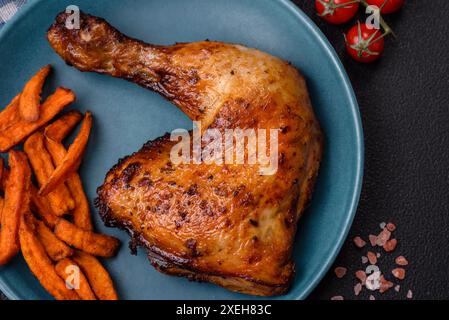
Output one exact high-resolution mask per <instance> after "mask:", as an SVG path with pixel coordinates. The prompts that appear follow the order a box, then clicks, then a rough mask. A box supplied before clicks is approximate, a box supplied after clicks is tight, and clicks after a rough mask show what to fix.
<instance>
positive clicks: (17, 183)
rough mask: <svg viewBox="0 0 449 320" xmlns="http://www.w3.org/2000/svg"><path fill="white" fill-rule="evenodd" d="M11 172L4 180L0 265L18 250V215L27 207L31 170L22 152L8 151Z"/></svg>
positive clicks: (0, 231) (6, 261)
mask: <svg viewBox="0 0 449 320" xmlns="http://www.w3.org/2000/svg"><path fill="white" fill-rule="evenodd" d="M9 166H10V167H11V172H10V174H9V177H8V180H7V182H6V188H5V203H4V206H3V210H2V215H1V216H2V220H1V230H0V265H5V264H6V263H8V262H9V261H10V260H11V259H12V258H13V257H14V256H15V255H16V254H17V253H18V252H19V250H20V243H19V224H20V215H22V214H23V213H24V212H25V211H27V210H28V208H29V201H30V200H29V189H30V183H31V170H30V167H29V165H28V161H27V159H26V156H25V154H24V153H23V152H20V151H15V150H13V151H11V152H10V153H9Z"/></svg>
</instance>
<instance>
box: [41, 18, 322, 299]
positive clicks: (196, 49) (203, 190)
mask: <svg viewBox="0 0 449 320" xmlns="http://www.w3.org/2000/svg"><path fill="white" fill-rule="evenodd" d="M66 18H67V15H66V14H65V13H62V14H60V15H59V16H58V17H57V18H56V21H55V23H54V24H53V25H52V27H51V28H50V29H49V31H48V40H49V42H50V44H51V46H52V47H53V48H54V49H55V50H56V52H57V53H58V54H59V55H60V56H61V57H62V58H63V59H64V60H65V61H66V62H67V63H68V64H70V65H73V66H75V67H76V68H78V69H79V70H81V71H94V72H99V73H104V74H109V75H112V76H114V77H120V78H123V79H126V80H129V81H133V82H135V83H137V84H139V85H141V86H143V87H145V88H148V89H151V90H154V91H156V92H158V93H160V94H161V95H163V96H164V97H166V98H167V99H169V100H170V101H172V102H173V103H174V104H175V105H176V106H178V107H179V108H180V109H181V110H182V111H183V112H185V114H186V115H187V116H188V117H189V118H190V119H192V120H195V121H201V126H202V130H203V132H205V131H206V129H216V131H217V130H218V132H220V133H223V134H224V133H225V131H226V130H229V129H237V128H240V129H256V131H257V129H267V132H268V131H269V130H270V129H276V130H277V131H276V132H278V154H277V155H278V158H277V163H276V164H277V171H275V173H274V174H271V175H270V174H261V170H260V169H261V166H260V164H257V163H256V164H254V163H253V164H251V163H248V161H246V162H245V163H243V164H236V163H231V164H230V163H223V164H219V163H215V162H214V163H204V162H202V163H200V164H196V163H193V162H192V161H190V162H189V163H174V162H173V161H172V158H171V157H170V153H171V151H172V150H173V147H174V146H175V145H176V144H177V143H178V142H177V141H171V139H170V136H169V135H168V134H167V135H165V136H163V137H161V138H159V139H157V140H155V141H151V142H148V143H146V144H145V145H144V146H143V148H142V149H141V150H140V151H138V152H136V153H135V154H133V155H131V156H128V157H125V158H124V159H122V160H120V161H119V163H118V164H117V165H115V166H114V167H113V168H112V169H111V170H110V171H109V173H108V174H107V176H106V179H105V181H104V184H103V185H102V186H101V187H100V188H98V199H97V205H98V207H99V210H100V214H101V216H102V218H103V220H104V222H105V223H106V224H107V225H109V226H114V227H120V228H123V229H125V230H127V231H128V232H129V234H130V235H131V237H132V244H133V247H134V248H135V246H136V245H140V246H143V247H145V248H146V249H147V250H148V256H149V259H150V261H151V263H152V264H153V266H154V267H156V268H157V269H158V270H160V271H161V272H164V273H168V274H172V275H181V276H186V277H188V278H189V279H193V280H199V281H209V282H212V283H215V284H218V285H220V286H223V287H225V288H228V289H230V290H233V291H238V292H242V293H247V294H253V295H262V296H269V295H279V294H284V293H285V292H286V291H287V290H288V288H289V286H290V284H291V282H292V279H293V277H294V273H295V267H294V262H293V261H292V259H291V253H292V246H293V242H294V237H295V233H296V225H297V221H298V219H299V217H300V216H301V214H302V212H303V211H304V209H305V207H306V205H307V203H308V202H309V200H310V198H311V193H312V189H313V185H314V182H315V178H316V176H317V173H318V167H319V163H320V160H321V155H322V141H323V139H322V134H321V130H320V127H319V125H318V122H317V120H316V118H315V116H314V113H313V110H312V106H311V104H310V100H309V96H308V92H307V88H306V84H305V81H304V79H303V77H302V76H301V75H300V74H299V72H298V71H297V70H296V69H295V68H294V67H293V66H291V65H290V64H289V63H287V62H285V61H282V60H280V59H278V58H275V57H273V56H270V55H269V54H266V53H263V52H260V51H258V50H255V49H249V48H246V47H243V46H240V45H235V44H226V43H221V42H211V41H204V42H196V43H182V44H176V45H173V46H156V45H151V44H145V43H143V42H141V41H138V40H135V39H132V38H129V37H127V36H125V35H123V34H121V33H119V32H118V31H117V30H116V29H114V28H113V27H112V26H110V25H109V24H108V23H107V22H106V21H105V20H103V19H100V18H97V17H93V16H89V15H87V14H81V25H80V29H79V30H76V29H73V30H69V29H67V28H66V27H65V20H66ZM267 135H268V134H267ZM267 139H269V138H267ZM205 143H206V142H205V141H204V140H203V141H202V144H203V145H205ZM271 143H273V142H272V140H270V143H269V145H270V146H271ZM248 150H249V149H248V148H245V151H244V152H245V159H246V158H249V156H250V155H249V153H250V152H249V151H248Z"/></svg>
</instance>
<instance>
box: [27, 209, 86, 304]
mask: <svg viewBox="0 0 449 320" xmlns="http://www.w3.org/2000/svg"><path fill="white" fill-rule="evenodd" d="M20 222H21V223H20V231H19V236H20V246H21V248H22V254H23V257H24V258H25V261H26V263H27V264H28V266H29V268H30V270H31V272H32V273H33V274H34V275H35V276H36V278H37V279H38V280H39V282H40V283H41V284H42V286H43V287H44V288H45V289H46V290H47V291H48V292H49V293H50V294H51V295H52V296H53V297H55V298H56V299H58V300H79V299H80V298H79V296H78V294H77V293H76V292H75V291H73V290H70V289H68V288H67V287H66V284H65V282H64V280H62V279H61V278H60V277H59V275H58V274H57V273H56V270H55V267H54V266H53V263H52V261H51V260H50V258H49V257H48V256H47V253H46V252H45V249H44V247H43V245H42V243H41V242H40V241H39V239H38V237H37V236H36V234H35V230H34V225H33V224H32V221H30V214H29V213H26V214H22V217H21V221H20Z"/></svg>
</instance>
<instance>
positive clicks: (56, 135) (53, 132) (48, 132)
mask: <svg viewBox="0 0 449 320" xmlns="http://www.w3.org/2000/svg"><path fill="white" fill-rule="evenodd" d="M81 119H83V115H82V114H81V112H79V111H78V110H71V111H69V112H67V113H66V114H64V115H62V116H61V117H60V118H59V119H58V120H56V121H55V122H53V123H52V124H49V125H48V126H47V127H46V128H45V131H44V134H45V136H46V137H47V138H49V139H52V140H54V141H57V142H61V141H62V140H63V139H64V138H65V137H66V136H67V135H68V134H69V133H70V132H71V131H72V130H73V129H74V128H75V127H76V125H77V124H78V123H79V122H80V121H81Z"/></svg>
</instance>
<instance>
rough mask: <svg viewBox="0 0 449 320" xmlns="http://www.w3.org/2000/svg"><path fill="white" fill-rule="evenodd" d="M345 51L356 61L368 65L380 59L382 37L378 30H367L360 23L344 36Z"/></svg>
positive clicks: (382, 44) (383, 46) (383, 42)
mask: <svg viewBox="0 0 449 320" xmlns="http://www.w3.org/2000/svg"><path fill="white" fill-rule="evenodd" d="M345 40H346V50H347V51H348V53H349V55H350V56H351V57H352V58H353V59H354V60H356V61H359V62H364V63H370V62H373V61H375V60H377V59H379V58H380V56H381V54H382V53H383V51H384V48H385V41H384V35H383V34H382V31H381V30H379V29H368V26H367V25H366V24H364V23H363V24H361V23H360V22H359V23H358V24H357V25H355V26H354V27H352V28H351V29H350V30H349V31H348V33H347V34H346V35H345Z"/></svg>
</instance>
